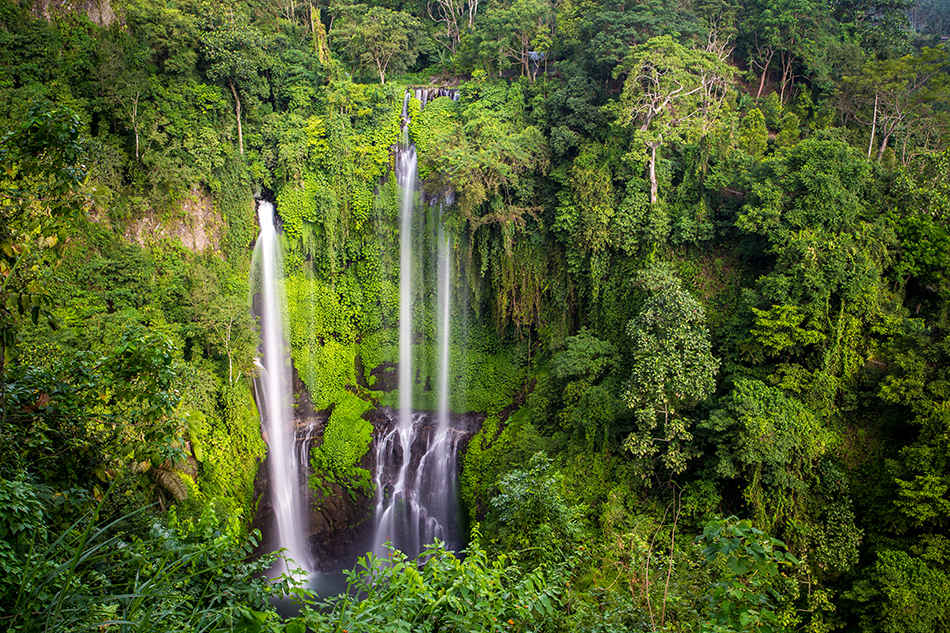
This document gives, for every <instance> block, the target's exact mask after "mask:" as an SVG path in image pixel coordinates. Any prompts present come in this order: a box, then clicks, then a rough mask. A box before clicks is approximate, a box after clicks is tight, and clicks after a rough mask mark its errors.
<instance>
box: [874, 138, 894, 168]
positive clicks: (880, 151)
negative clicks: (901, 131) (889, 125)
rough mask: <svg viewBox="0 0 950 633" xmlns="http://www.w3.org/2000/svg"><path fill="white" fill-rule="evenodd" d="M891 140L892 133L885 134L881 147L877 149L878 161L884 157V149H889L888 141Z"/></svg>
mask: <svg viewBox="0 0 950 633" xmlns="http://www.w3.org/2000/svg"><path fill="white" fill-rule="evenodd" d="M889 140H891V135H890V133H887V134H885V135H884V140H883V141H882V142H881V148H880V149H879V150H878V151H877V162H881V159H883V158H884V150H886V149H887V142H888V141H889Z"/></svg>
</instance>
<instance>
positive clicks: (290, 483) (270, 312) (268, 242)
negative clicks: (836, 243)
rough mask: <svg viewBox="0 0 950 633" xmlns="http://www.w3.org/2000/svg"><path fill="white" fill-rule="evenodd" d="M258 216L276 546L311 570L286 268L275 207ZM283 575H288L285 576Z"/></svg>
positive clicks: (263, 206) (265, 414)
mask: <svg viewBox="0 0 950 633" xmlns="http://www.w3.org/2000/svg"><path fill="white" fill-rule="evenodd" d="M257 216H258V220H259V221H260V225H261V233H260V235H259V236H258V238H257V245H256V246H255V248H254V260H255V264H256V266H255V268H256V269H257V270H259V274H260V280H259V281H260V289H261V307H260V312H261V313H260V319H261V352H262V355H263V358H262V361H261V380H260V382H261V386H262V389H261V391H260V392H259V395H261V396H262V397H261V398H260V400H261V401H262V406H261V416H262V418H263V420H264V428H265V429H266V430H267V461H268V463H269V464H270V483H271V499H272V503H273V506H274V514H275V515H276V522H277V536H278V542H277V546H278V547H281V548H283V549H285V550H286V551H285V556H286V557H287V558H289V559H291V560H293V561H294V562H295V563H296V564H297V566H299V567H303V568H304V569H305V570H308V569H310V560H309V557H308V555H307V547H306V544H305V542H304V531H303V516H304V515H303V509H302V508H303V506H302V504H301V501H300V479H299V473H298V470H297V463H298V456H296V455H294V423H293V415H292V414H291V404H292V401H293V395H292V392H291V384H290V372H289V368H288V358H289V353H288V350H287V348H286V346H285V341H286V340H287V338H286V335H285V332H286V328H285V327H284V317H283V310H281V306H282V302H283V301H284V294H283V286H282V283H281V278H280V275H279V271H280V270H281V268H282V265H281V257H280V247H279V244H278V242H277V230H276V228H275V227H274V207H273V205H272V204H270V203H269V202H264V201H261V202H259V203H258V208H257ZM281 571H283V570H281Z"/></svg>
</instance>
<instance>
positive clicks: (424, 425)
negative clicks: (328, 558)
mask: <svg viewBox="0 0 950 633" xmlns="http://www.w3.org/2000/svg"><path fill="white" fill-rule="evenodd" d="M438 96H449V95H438ZM409 97H410V95H409V93H408V92H407V93H406V97H405V100H404V103H403V120H404V122H405V123H406V124H408V104H409ZM417 98H420V100H421V101H423V102H424V101H425V100H426V99H425V95H423V96H422V97H418V96H417ZM405 129H407V128H404V130H405ZM396 178H397V182H398V183H399V185H400V187H402V200H401V210H400V217H401V222H400V256H399V261H400V265H399V271H400V281H399V411H398V419H397V421H396V425H395V427H394V428H393V429H392V430H391V431H389V432H388V433H387V434H386V435H385V437H383V438H381V439H380V440H378V441H377V448H376V451H377V452H376V464H377V472H376V480H375V482H376V490H377V504H376V537H375V540H374V543H375V546H374V551H375V553H376V554H377V555H381V554H385V544H386V542H387V541H389V542H390V543H392V545H394V546H395V547H397V548H398V549H400V550H402V551H404V552H406V553H407V554H408V555H410V556H415V555H417V554H419V553H420V552H421V551H422V549H423V547H424V546H425V545H427V544H429V543H432V542H433V540H434V539H436V538H438V539H440V540H443V541H446V542H447V544H448V545H449V547H457V546H458V543H456V542H455V533H456V530H455V529H454V527H455V526H454V523H455V503H456V498H457V496H456V483H455V479H456V449H457V444H458V439H459V437H460V435H459V433H457V432H456V431H453V430H452V429H451V428H449V413H450V408H449V375H448V369H449V341H450V333H451V254H450V251H449V247H448V241H447V239H446V236H445V233H444V231H443V229H442V227H441V217H440V218H439V220H440V222H439V229H438V236H437V238H436V239H437V244H438V246H437V248H438V253H437V258H438V259H437V274H436V277H437V280H436V284H437V293H436V294H437V318H436V320H437V330H438V332H437V336H438V345H437V346H438V359H437V367H438V383H437V388H438V417H437V425H436V426H435V427H434V428H433V426H432V425H431V423H430V417H431V416H430V415H429V414H426V413H420V412H414V411H413V401H412V392H413V382H414V371H413V369H414V368H413V362H412V360H413V358H412V357H413V342H412V337H413V332H414V327H413V322H412V300H413V288H414V284H416V283H418V282H419V281H420V280H416V279H413V278H412V268H413V267H412V261H413V260H412V258H413V252H412V237H413V235H412V227H413V212H414V210H415V198H416V191H417V189H418V186H417V185H418V183H417V181H418V170H417V160H416V149H415V146H414V145H413V144H412V143H410V142H409V138H408V133H407V132H405V131H404V137H403V144H402V145H401V146H400V147H399V148H398V151H397V155H396ZM451 202H452V201H451V200H450V199H448V198H447V199H446V202H445V206H448V205H450V204H451ZM440 208H441V205H440Z"/></svg>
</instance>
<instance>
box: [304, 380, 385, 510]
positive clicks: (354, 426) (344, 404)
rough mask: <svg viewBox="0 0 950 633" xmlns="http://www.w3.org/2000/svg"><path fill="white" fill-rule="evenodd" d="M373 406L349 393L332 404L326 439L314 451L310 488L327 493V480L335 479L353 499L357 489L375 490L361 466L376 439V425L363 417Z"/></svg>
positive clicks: (366, 491) (371, 491)
mask: <svg viewBox="0 0 950 633" xmlns="http://www.w3.org/2000/svg"><path fill="white" fill-rule="evenodd" d="M371 406H372V405H371V404H370V403H369V402H367V401H365V400H362V399H360V398H359V397H357V396H355V395H352V394H346V395H345V396H343V397H342V398H341V399H340V401H339V403H338V404H337V405H336V406H335V407H334V408H333V412H332V413H331V414H330V419H329V421H328V422H327V428H326V430H325V431H324V433H323V443H322V444H320V446H317V447H315V448H314V449H313V450H312V451H311V458H310V465H311V467H312V468H313V474H312V475H311V476H310V480H309V484H310V487H311V489H313V490H314V491H323V492H324V494H328V493H329V490H328V488H327V487H326V484H328V483H335V484H338V485H340V486H341V487H342V488H343V489H344V490H346V491H347V492H349V494H350V495H351V496H353V497H354V500H355V493H356V491H361V492H363V494H365V495H367V496H369V495H372V494H373V483H372V477H371V474H370V472H369V471H368V470H366V469H365V468H360V467H359V466H358V464H359V461H360V460H361V459H362V458H363V455H365V454H366V451H367V449H369V446H370V444H371V443H372V441H373V425H372V424H371V423H370V422H368V421H367V420H364V419H363V418H362V415H363V414H364V413H366V411H368V410H369V409H370V408H371Z"/></svg>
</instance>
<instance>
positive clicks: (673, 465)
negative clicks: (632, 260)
mask: <svg viewBox="0 0 950 633" xmlns="http://www.w3.org/2000/svg"><path fill="white" fill-rule="evenodd" d="M638 281H639V283H640V284H641V285H642V286H643V287H644V288H645V289H646V290H647V291H648V292H649V293H650V297H649V298H648V299H647V300H646V302H645V303H644V304H643V308H641V310H640V314H638V315H637V317H636V318H635V319H633V320H632V321H630V322H629V323H628V324H627V334H628V335H629V336H630V337H631V338H632V339H633V350H634V351H633V368H632V369H631V372H630V380H629V382H628V383H627V388H626V390H625V391H624V393H623V400H624V402H625V403H626V404H627V406H629V407H631V408H633V409H635V410H636V423H637V430H636V431H634V432H633V433H631V434H630V435H629V436H627V439H626V440H624V447H625V448H626V449H627V450H629V451H630V452H631V453H633V454H634V455H636V456H637V457H638V458H640V459H643V460H650V461H652V460H653V459H654V458H656V457H657V456H659V459H660V461H661V462H662V463H663V465H664V466H666V468H667V469H669V471H670V472H672V473H673V474H676V473H680V472H682V471H683V470H685V468H686V462H687V460H688V459H689V458H690V457H691V456H692V455H694V454H695V451H694V450H692V449H691V447H690V446H689V442H690V441H691V440H692V434H691V433H690V430H689V421H688V419H687V418H686V417H685V416H684V415H683V413H684V412H685V411H686V410H688V409H689V408H690V407H691V406H693V405H695V404H696V403H698V402H699V401H701V400H704V399H705V398H706V397H708V396H709V395H710V394H712V392H713V389H714V388H715V386H716V383H715V375H716V372H717V371H718V369H719V361H718V360H717V359H716V358H714V357H713V355H712V349H711V345H710V342H709V330H708V329H707V328H706V314H705V311H704V309H703V306H702V305H701V304H700V303H699V302H698V301H697V300H696V299H695V298H694V297H693V296H692V295H690V294H689V293H688V292H686V291H685V290H683V288H682V285H681V284H680V281H679V279H677V278H676V276H675V275H674V273H673V271H672V269H671V268H670V267H669V266H668V265H665V264H654V265H652V266H650V267H649V268H647V269H645V270H644V271H643V272H642V273H641V274H640V276H639V279H638ZM661 446H665V449H661V448H660V447H661Z"/></svg>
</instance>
